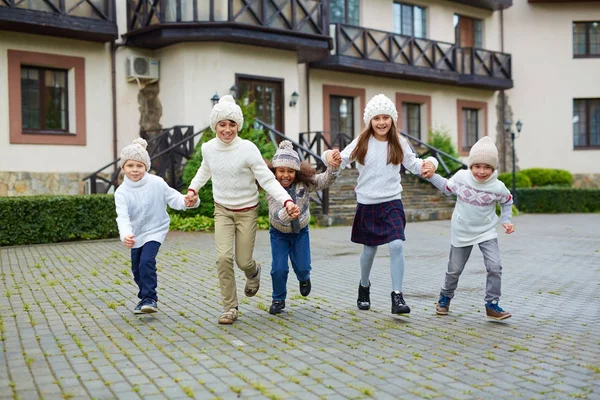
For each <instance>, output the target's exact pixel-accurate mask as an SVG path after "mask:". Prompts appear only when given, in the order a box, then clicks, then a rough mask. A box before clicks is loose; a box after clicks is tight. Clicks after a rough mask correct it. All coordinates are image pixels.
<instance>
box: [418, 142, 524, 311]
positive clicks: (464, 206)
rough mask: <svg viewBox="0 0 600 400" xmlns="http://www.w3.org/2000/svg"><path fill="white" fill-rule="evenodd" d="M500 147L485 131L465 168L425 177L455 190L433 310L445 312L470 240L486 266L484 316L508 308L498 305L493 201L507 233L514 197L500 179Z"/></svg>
mask: <svg viewBox="0 0 600 400" xmlns="http://www.w3.org/2000/svg"><path fill="white" fill-rule="evenodd" d="M497 165H498V149H496V146H495V145H494V142H492V140H491V139H490V138H489V137H487V136H485V137H483V138H481V139H480V140H479V141H478V142H477V143H475V144H474V145H473V147H472V148H471V151H470V153H469V160H468V166H469V169H468V170H460V171H458V172H457V173H456V174H455V175H454V176H453V177H452V178H450V179H445V178H443V177H441V176H440V175H437V174H436V175H434V176H433V177H432V178H431V179H429V181H430V182H431V183H432V184H433V185H434V186H435V187H437V188H438V189H440V190H441V191H442V192H444V193H445V194H447V195H452V194H454V195H456V197H457V199H456V206H455V208H454V212H453V213H452V221H451V228H450V229H451V246H450V260H449V262H448V272H446V280H445V282H444V286H442V291H441V293H440V298H439V300H438V302H437V304H436V307H435V312H436V314H438V315H447V314H448V310H449V309H450V300H452V298H453V297H454V291H455V290H456V288H457V287H458V279H459V277H460V275H461V273H462V272H463V270H464V268H465V264H466V263H467V260H468V259H469V256H470V254H471V250H472V249H473V245H478V246H479V250H481V253H482V254H483V263H484V264H485V268H486V269H487V283H486V291H485V312H486V315H487V316H488V318H491V319H496V320H503V319H506V318H510V316H511V314H510V313H509V312H507V311H504V310H503V309H502V308H500V306H499V305H498V300H499V299H500V288H501V276H502V264H501V262H500V249H499V247H498V234H497V232H496V225H497V224H498V217H497V216H496V203H499V204H500V207H501V213H502V214H501V219H502V226H503V227H504V229H505V233H507V234H511V233H513V232H514V225H513V224H512V223H511V218H512V204H513V198H512V195H511V194H510V192H509V191H508V189H507V188H506V186H505V185H504V183H502V181H499V180H498V171H497V170H496V167H497Z"/></svg>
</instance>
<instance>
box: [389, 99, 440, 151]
mask: <svg viewBox="0 0 600 400" xmlns="http://www.w3.org/2000/svg"><path fill="white" fill-rule="evenodd" d="M396 104H398V105H399V106H400V108H399V111H401V112H400V114H399V115H398V128H399V129H401V130H402V131H403V132H405V133H407V134H409V135H410V136H412V137H415V138H417V139H419V140H420V141H422V142H427V140H428V139H429V130H430V129H431V96H424V95H418V94H412V93H396Z"/></svg>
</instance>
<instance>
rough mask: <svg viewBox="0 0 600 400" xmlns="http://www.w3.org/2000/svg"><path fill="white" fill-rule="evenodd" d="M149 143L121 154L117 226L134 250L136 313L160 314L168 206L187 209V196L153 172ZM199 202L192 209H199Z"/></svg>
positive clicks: (140, 143)
mask: <svg viewBox="0 0 600 400" xmlns="http://www.w3.org/2000/svg"><path fill="white" fill-rule="evenodd" d="M147 146H148V143H147V142H146V141H145V140H144V139H142V138H137V139H135V140H134V141H133V143H132V144H130V145H129V146H126V147H125V148H124V149H123V151H122V152H121V157H120V160H119V165H120V166H121V169H122V170H123V174H124V175H125V176H124V178H123V183H122V184H121V185H120V186H119V187H118V188H117V190H116V191H115V206H116V208H117V225H118V228H119V235H120V237H121V240H122V241H123V243H125V246H126V247H128V248H130V249H131V271H132V272H133V279H134V281H135V283H136V284H137V286H138V289H139V290H138V298H139V299H140V301H139V302H138V304H137V305H136V306H135V308H134V309H133V312H134V313H135V314H141V313H154V312H156V311H158V305H157V301H158V295H157V293H156V287H157V283H158V278H157V274H156V255H157V254H158V249H159V248H160V245H161V244H162V242H163V241H164V240H165V237H166V236H167V232H168V231H169V225H170V222H171V220H170V218H169V214H167V205H168V206H169V207H171V208H173V209H176V210H186V209H187V208H189V207H186V205H185V199H184V196H183V195H182V194H181V193H179V192H178V191H177V190H175V189H173V188H171V187H169V185H167V183H166V182H165V181H164V180H163V179H162V178H161V177H158V176H156V175H151V174H149V173H148V171H149V170H150V156H149V155H148V151H146V147H147ZM199 205H200V201H199V200H198V201H196V202H195V203H193V204H192V205H191V206H190V207H194V208H195V207H198V206H199Z"/></svg>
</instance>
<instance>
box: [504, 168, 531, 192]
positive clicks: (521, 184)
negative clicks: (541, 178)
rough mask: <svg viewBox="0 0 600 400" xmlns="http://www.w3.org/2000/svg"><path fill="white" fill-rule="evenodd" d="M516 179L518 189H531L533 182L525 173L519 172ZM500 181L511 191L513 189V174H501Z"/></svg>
mask: <svg viewBox="0 0 600 400" xmlns="http://www.w3.org/2000/svg"><path fill="white" fill-rule="evenodd" d="M515 178H516V179H515V181H516V184H517V187H518V188H529V187H531V180H530V179H529V177H528V176H527V175H525V174H524V173H523V172H521V171H519V172H517V173H516V174H515ZM498 180H500V181H502V182H503V183H504V184H505V185H506V187H507V188H508V189H509V190H511V189H512V172H503V173H501V174H498Z"/></svg>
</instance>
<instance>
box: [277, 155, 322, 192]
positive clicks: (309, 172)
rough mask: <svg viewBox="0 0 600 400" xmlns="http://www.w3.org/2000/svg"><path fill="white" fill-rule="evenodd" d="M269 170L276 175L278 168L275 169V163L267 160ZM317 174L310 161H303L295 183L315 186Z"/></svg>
mask: <svg viewBox="0 0 600 400" xmlns="http://www.w3.org/2000/svg"><path fill="white" fill-rule="evenodd" d="M265 162H266V163H267V166H268V167H269V169H270V170H271V171H272V172H273V175H275V170H276V168H273V163H272V162H271V161H269V160H265ZM316 174H317V170H316V169H314V168H313V167H312V165H310V163H309V162H308V161H302V162H301V163H300V171H296V179H295V180H294V182H300V183H304V184H305V185H306V186H309V187H310V186H315V185H316V183H315V175H316Z"/></svg>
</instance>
